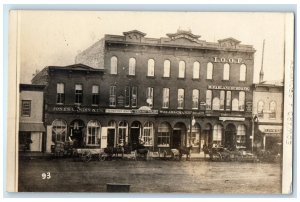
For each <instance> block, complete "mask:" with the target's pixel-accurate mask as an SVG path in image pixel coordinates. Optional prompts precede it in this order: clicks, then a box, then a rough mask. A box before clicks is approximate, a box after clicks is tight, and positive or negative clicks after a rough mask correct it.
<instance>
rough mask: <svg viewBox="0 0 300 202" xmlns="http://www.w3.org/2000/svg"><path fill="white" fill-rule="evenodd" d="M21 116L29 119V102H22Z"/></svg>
mask: <svg viewBox="0 0 300 202" xmlns="http://www.w3.org/2000/svg"><path fill="white" fill-rule="evenodd" d="M21 114H22V116H27V117H29V116H30V114H31V100H22V111H21Z"/></svg>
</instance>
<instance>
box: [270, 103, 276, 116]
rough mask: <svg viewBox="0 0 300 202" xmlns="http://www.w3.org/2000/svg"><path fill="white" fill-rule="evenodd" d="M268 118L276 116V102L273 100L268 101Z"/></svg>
mask: <svg viewBox="0 0 300 202" xmlns="http://www.w3.org/2000/svg"><path fill="white" fill-rule="evenodd" d="M269 118H270V119H275V118H276V102H275V101H271V102H270V115H269Z"/></svg>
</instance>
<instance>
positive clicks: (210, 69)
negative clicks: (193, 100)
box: [206, 62, 214, 79]
mask: <svg viewBox="0 0 300 202" xmlns="http://www.w3.org/2000/svg"><path fill="white" fill-rule="evenodd" d="M213 69H214V66H213V64H212V63H211V62H209V63H207V72H206V78H207V79H212V78H213V71H214V70H213Z"/></svg>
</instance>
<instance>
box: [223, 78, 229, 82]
mask: <svg viewBox="0 0 300 202" xmlns="http://www.w3.org/2000/svg"><path fill="white" fill-rule="evenodd" d="M222 81H223V82H229V81H230V79H222Z"/></svg>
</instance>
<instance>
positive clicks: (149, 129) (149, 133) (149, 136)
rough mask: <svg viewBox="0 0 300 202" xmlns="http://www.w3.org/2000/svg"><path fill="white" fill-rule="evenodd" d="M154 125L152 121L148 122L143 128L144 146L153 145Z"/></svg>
mask: <svg viewBox="0 0 300 202" xmlns="http://www.w3.org/2000/svg"><path fill="white" fill-rule="evenodd" d="M153 137H154V126H153V123H152V122H146V123H145V124H144V128H143V136H142V139H143V142H144V146H153V140H154V138H153Z"/></svg>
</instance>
